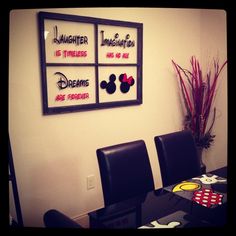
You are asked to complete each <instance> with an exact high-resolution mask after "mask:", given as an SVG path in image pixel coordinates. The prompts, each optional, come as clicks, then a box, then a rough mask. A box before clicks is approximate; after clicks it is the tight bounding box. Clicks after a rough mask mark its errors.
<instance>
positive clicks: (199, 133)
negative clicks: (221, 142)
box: [172, 56, 227, 148]
mask: <svg viewBox="0 0 236 236" xmlns="http://www.w3.org/2000/svg"><path fill="white" fill-rule="evenodd" d="M172 64H173V65H174V68H175V71H176V72H177V78H178V79H179V82H180V87H181V92H182V97H183V100H184V104H185V108H186V111H187V114H186V116H185V121H184V122H185V123H184V127H185V129H190V130H191V131H192V133H193V135H194V137H195V140H196V142H197V144H198V145H199V146H202V147H204V148H209V147H210V144H211V142H213V139H214V137H215V136H214V135H211V131H212V127H213V125H214V122H215V118H216V109H215V108H213V117H212V121H211V124H210V126H209V128H208V130H206V127H207V124H208V121H209V116H210V113H211V110H212V104H213V99H214V97H215V95H216V87H217V82H218V79H219V75H220V73H221V72H222V70H223V68H224V67H225V65H226V64H227V60H226V61H225V62H224V63H223V64H222V65H221V66H220V67H219V61H218V60H215V59H214V60H213V71H212V69H210V70H209V71H208V72H207V74H206V77H205V78H204V76H203V74H202V69H201V66H200V63H199V61H198V60H197V59H196V57H194V56H192V57H191V59H190V64H191V70H187V69H184V68H182V67H181V66H180V65H178V64H177V63H176V62H174V60H172Z"/></svg>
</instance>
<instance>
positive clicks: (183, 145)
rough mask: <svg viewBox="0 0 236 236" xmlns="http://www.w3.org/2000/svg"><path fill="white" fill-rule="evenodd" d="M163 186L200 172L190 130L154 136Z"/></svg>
mask: <svg viewBox="0 0 236 236" xmlns="http://www.w3.org/2000/svg"><path fill="white" fill-rule="evenodd" d="M154 141H155V144H156V149H157V155H158V159H159V165H160V171H161V177H162V183H163V187H165V186H168V185H171V184H175V183H177V182H181V181H183V180H186V179H189V178H192V177H195V176H198V175H200V174H201V170H200V161H199V158H198V153H197V148H196V145H195V142H194V139H193V136H192V133H191V131H188V130H183V131H178V132H173V133H169V134H164V135H159V136H156V137H154Z"/></svg>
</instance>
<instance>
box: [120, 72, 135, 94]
mask: <svg viewBox="0 0 236 236" xmlns="http://www.w3.org/2000/svg"><path fill="white" fill-rule="evenodd" d="M119 80H120V82H121V84H120V91H121V92H122V93H128V92H129V89H130V86H133V85H134V78H133V77H132V76H130V77H129V78H127V74H126V73H124V74H121V75H120V76H119Z"/></svg>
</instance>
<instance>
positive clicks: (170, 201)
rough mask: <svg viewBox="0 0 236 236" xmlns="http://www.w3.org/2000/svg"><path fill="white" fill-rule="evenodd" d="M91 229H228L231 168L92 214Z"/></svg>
mask: <svg viewBox="0 0 236 236" xmlns="http://www.w3.org/2000/svg"><path fill="white" fill-rule="evenodd" d="M89 220H90V228H104V229H125V228H130V229H140V230H142V229H159V228H200V227H214V228H215V227H224V226H225V225H226V223H227V166H225V167H221V168H218V169H216V170H213V171H209V172H207V173H205V174H202V175H199V176H195V177H193V178H190V179H186V180H184V181H181V182H178V183H176V184H172V185H169V186H166V187H162V188H160V189H155V190H152V191H150V192H146V193H143V194H141V195H138V196H135V197H133V198H130V199H126V200H124V201H121V202H117V203H115V204H112V205H109V206H105V207H103V208H101V209H98V210H95V211H92V212H90V213H89Z"/></svg>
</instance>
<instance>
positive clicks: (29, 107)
mask: <svg viewBox="0 0 236 236" xmlns="http://www.w3.org/2000/svg"><path fill="white" fill-rule="evenodd" d="M38 11H39V9H37V10H33V9H30V10H14V11H12V12H11V15H10V51H9V56H10V58H9V131H10V137H11V144H12V151H13V156H14V162H15V168H16V176H17V181H18V188H19V195H20V200H21V206H22V211H23V217H24V224H25V226H43V221H42V219H43V218H42V217H43V213H44V212H45V211H46V210H48V209H50V208H56V209H58V210H61V211H63V212H64V213H66V214H68V215H69V216H71V217H76V216H79V215H82V214H85V213H87V212H89V211H92V210H94V209H97V208H99V207H102V206H103V196H102V189H101V184H100V175H99V169H98V165H97V159H96V152H95V151H96V149H97V148H99V147H102V146H107V145H112V144H116V143H121V142H126V141H132V140H137V139H143V140H144V141H145V142H146V145H147V149H148V153H149V156H150V161H151V165H152V170H153V177H154V181H155V187H156V188H159V187H161V177H160V171H159V164H158V161H157V154H156V149H155V146H154V141H153V138H154V136H155V135H158V134H164V133H168V132H172V131H176V130H180V129H181V128H182V110H181V107H180V103H179V93H178V90H176V89H177V80H176V79H175V73H174V71H173V67H172V64H171V59H174V60H176V61H177V62H178V63H180V64H181V65H183V66H185V67H188V66H189V59H190V57H191V56H192V55H196V56H197V57H199V58H201V59H203V60H205V56H206V55H204V53H206V51H207V53H208V54H209V55H210V56H214V55H215V54H218V55H219V58H220V59H222V60H224V59H226V57H227V55H226V22H225V21H226V16H225V13H224V12H223V11H220V10H211V11H208V10H197V9H195V10H191V9H161V8H159V9H158V8H157V9H154V8H152V9H149V8H107V9H106V8H82V9H43V11H50V12H58V13H65V14H75V15H81V16H91V17H98V18H106V19H114V20H124V21H133V22H141V23H143V104H142V105H138V106H129V107H121V108H112V109H102V110H93V111H86V112H74V113H70V114H60V115H51V116H43V115H42V98H41V84H40V80H41V78H40V58H39V38H38V25H37V12H38ZM223 75H224V77H226V76H227V74H226V72H224V74H223ZM218 92H219V94H220V97H217V98H216V105H217V109H218V111H219V113H218V114H219V115H218V116H217V121H216V126H215V128H214V130H215V133H216V134H217V136H216V142H215V145H214V146H213V147H212V150H209V152H207V153H206V157H205V163H206V164H207V169H208V170H212V169H215V168H218V167H221V166H224V165H226V163H227V149H226V148H227V147H226V146H227V130H226V127H227V108H226V106H227V81H226V78H225V80H224V81H223V82H222V83H221V86H220V88H219V91H218ZM91 174H93V175H95V178H96V181H95V182H96V183H95V184H96V186H95V188H94V189H91V190H87V187H86V177H87V176H88V175H91ZM131 174H132V172H131ZM12 214H14V213H12Z"/></svg>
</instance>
